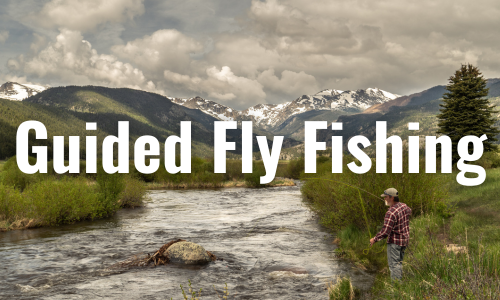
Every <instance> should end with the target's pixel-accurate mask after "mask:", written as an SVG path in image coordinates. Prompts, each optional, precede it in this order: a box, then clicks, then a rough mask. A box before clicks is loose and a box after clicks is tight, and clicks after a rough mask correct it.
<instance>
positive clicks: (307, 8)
mask: <svg viewBox="0 0 500 300" xmlns="http://www.w3.org/2000/svg"><path fill="white" fill-rule="evenodd" d="M498 28H500V1H498V0H478V1H470V0H469V1H463V0H440V1H435V0H432V1H429V0H421V1H403V0H377V1H373V0H359V1H357V0H316V1H311V0H263V1H259V0H238V1H234V0H232V1H230V0H168V1H159V0H2V5H1V8H0V84H1V83H3V82H6V81H15V82H19V83H31V84H42V85H50V86H66V85H100V86H108V87H129V88H134V89H141V90H146V91H150V92H155V93H159V94H162V95H165V96H170V97H180V98H187V97H193V96H201V97H203V98H206V99H210V100H213V101H216V102H218V103H221V104H225V105H227V106H230V107H232V108H235V109H245V108H247V107H250V106H253V105H256V104H259V103H273V104H277V103H283V102H285V101H292V100H294V99H296V98H298V97H300V96H301V95H304V94H314V93H317V92H319V91H321V90H324V89H337V90H357V89H366V88H369V87H371V88H375V87H377V88H380V89H383V90H385V91H388V92H391V93H395V94H399V95H408V94H411V93H415V92H420V91H422V90H425V89H428V88H430V87H433V86H435V85H444V84H447V83H448V79H449V77H450V76H451V75H453V73H454V71H455V70H457V69H459V68H460V66H461V64H465V63H471V64H473V65H475V66H477V67H479V69H480V70H481V71H482V72H483V75H484V76H485V77H486V78H498V77H500V31H499V30H498Z"/></svg>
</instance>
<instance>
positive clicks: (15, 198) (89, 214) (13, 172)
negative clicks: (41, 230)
mask: <svg viewBox="0 0 500 300" xmlns="http://www.w3.org/2000/svg"><path fill="white" fill-rule="evenodd" d="M145 195H146V187H145V184H144V182H142V181H140V180H138V179H136V178H132V177H130V176H125V175H123V174H107V173H104V171H102V170H99V171H98V173H97V175H95V174H94V178H92V177H86V176H83V175H72V176H69V175H58V176H55V175H50V174H32V175H29V174H24V173H22V172H21V171H20V170H19V168H18V167H17V164H16V163H15V157H14V158H11V159H10V160H9V161H7V162H6V163H4V164H3V167H2V170H1V171H0V230H2V231H4V230H10V229H25V228H31V227H40V226H53V225H61V224H68V223H74V222H77V221H81V220H86V219H96V218H104V217H107V216H110V215H112V214H114V213H115V212H116V211H117V210H118V209H119V208H121V207H136V206H141V205H142V201H143V200H144V198H145Z"/></svg>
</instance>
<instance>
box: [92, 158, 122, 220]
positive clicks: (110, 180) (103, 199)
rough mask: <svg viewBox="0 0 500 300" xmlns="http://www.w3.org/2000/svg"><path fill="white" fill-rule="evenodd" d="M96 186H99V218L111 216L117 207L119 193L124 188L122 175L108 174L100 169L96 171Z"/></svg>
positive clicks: (118, 205)
mask: <svg viewBox="0 0 500 300" xmlns="http://www.w3.org/2000/svg"><path fill="white" fill-rule="evenodd" d="M96 181H97V184H98V186H99V205H100V209H99V211H100V212H101V213H102V214H101V215H100V217H102V216H106V215H111V214H113V213H114V212H115V211H116V210H117V209H118V208H119V207H120V204H119V202H118V200H119V197H120V193H121V192H122V191H123V189H124V188H125V181H124V176H123V174H119V173H115V174H108V173H106V172H104V170H103V169H102V167H101V168H98V170H97V178H96Z"/></svg>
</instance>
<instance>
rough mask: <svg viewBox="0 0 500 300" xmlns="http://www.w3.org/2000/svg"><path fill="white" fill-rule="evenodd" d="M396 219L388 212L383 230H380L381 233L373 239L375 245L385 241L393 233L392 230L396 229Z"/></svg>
mask: <svg viewBox="0 0 500 300" xmlns="http://www.w3.org/2000/svg"><path fill="white" fill-rule="evenodd" d="M394 218H395V216H394V215H393V214H391V213H390V212H387V213H386V214H385V218H384V227H382V230H380V232H379V233H377V235H375V237H374V238H373V242H374V243H376V242H378V241H380V240H383V239H385V238H386V237H388V236H389V234H390V233H391V231H392V228H393V227H394Z"/></svg>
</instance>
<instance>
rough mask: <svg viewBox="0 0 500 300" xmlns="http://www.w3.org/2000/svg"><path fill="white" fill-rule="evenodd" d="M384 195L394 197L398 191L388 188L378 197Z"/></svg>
mask: <svg viewBox="0 0 500 300" xmlns="http://www.w3.org/2000/svg"><path fill="white" fill-rule="evenodd" d="M384 196H392V197H396V196H398V191H397V190H396V189H395V188H388V189H387V190H385V191H384V193H383V194H382V195H380V197H384Z"/></svg>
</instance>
